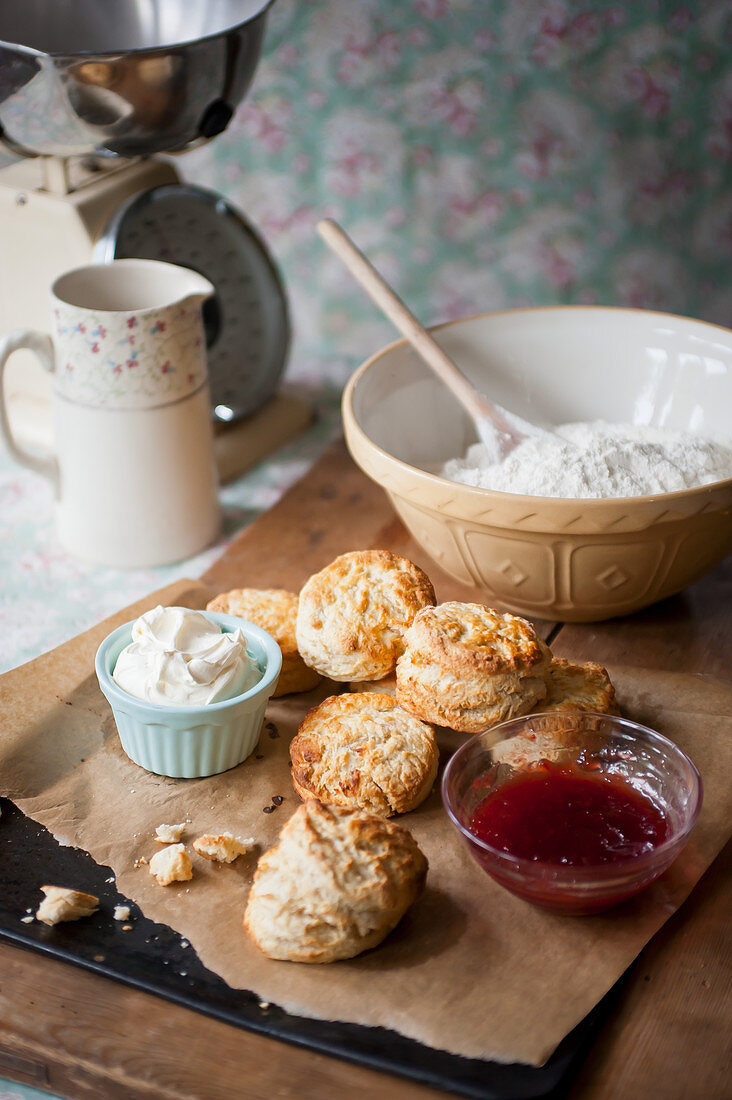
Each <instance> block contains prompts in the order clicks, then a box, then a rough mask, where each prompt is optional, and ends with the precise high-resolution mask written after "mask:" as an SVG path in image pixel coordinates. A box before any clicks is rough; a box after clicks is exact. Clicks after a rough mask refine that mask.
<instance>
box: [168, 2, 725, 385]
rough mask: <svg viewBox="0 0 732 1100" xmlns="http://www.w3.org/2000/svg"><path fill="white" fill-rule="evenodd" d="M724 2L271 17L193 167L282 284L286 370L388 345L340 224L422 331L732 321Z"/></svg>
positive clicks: (428, 5)
mask: <svg viewBox="0 0 732 1100" xmlns="http://www.w3.org/2000/svg"><path fill="white" fill-rule="evenodd" d="M731 58H732V8H730V6H729V5H728V4H725V3H724V2H723V0H690V2H687V3H683V2H673V0H672V2H667V0H663V2H661V0H643V2H641V3H629V2H626V3H618V2H603V0H585V2H584V3H576V2H575V3H573V2H570V0H391V2H387V0H308V2H307V3H303V2H299V3H298V2H297V0H276V3H275V4H274V6H273V8H272V10H271V14H270V22H269V27H268V32H267V37H266V42H265V52H264V56H263V58H262V61H261V63H260V66H259V69H258V71H257V75H256V77H255V81H254V85H253V88H252V89H251V92H250V94H249V96H248V98H247V99H246V100H245V101H244V102H243V104H242V105H241V106H240V108H239V109H238V111H237V113H236V115H235V117H234V119H233V120H232V122H231V123H230V125H229V128H228V129H227V130H226V131H225V133H224V134H222V135H221V136H220V137H219V138H217V139H216V140H215V141H213V142H212V143H211V144H210V145H208V146H206V147H205V148H203V149H202V150H200V151H198V152H196V153H195V154H191V155H188V156H186V157H185V158H183V164H182V167H183V169H184V171H185V172H186V173H187V174H188V175H189V176H191V177H193V178H195V179H197V180H198V181H199V182H201V183H207V184H209V185H211V186H214V187H217V188H219V189H220V190H222V191H223V192H224V193H226V194H227V195H228V196H229V197H230V198H231V199H232V200H233V201H234V202H235V203H237V204H238V205H239V206H240V207H241V209H242V210H244V211H245V212H246V214H247V215H248V216H249V217H250V219H251V220H253V222H254V223H255V224H256V225H257V226H258V227H259V228H260V230H261V231H262V232H263V234H264V236H265V238H266V239H267V241H268V243H269V244H270V246H271V248H272V250H273V251H274V253H275V255H276V257H277V259H278V261H279V263H280V265H281V267H282V269H283V273H284V275H285V278H286V281H287V286H288V291H289V294H290V298H291V301H292V305H293V313H294V320H295V327H296V337H297V340H296V344H295V352H294V355H293V361H292V366H291V375H293V376H298V375H300V376H302V375H312V374H313V373H314V372H317V373H318V374H319V375H320V376H322V372H323V371H325V372H326V374H327V375H328V376H329V377H330V378H331V379H332V381H333V382H335V383H339V382H342V381H343V378H344V377H345V376H346V375H347V374H348V373H350V371H351V370H352V368H353V367H354V366H355V365H356V364H357V363H358V362H359V361H361V360H362V359H363V358H365V357H366V355H368V354H370V353H371V352H373V351H375V350H376V349H377V348H378V347H379V346H380V344H382V343H383V342H384V341H385V340H387V339H391V338H392V332H391V329H390V327H389V325H388V324H387V323H386V322H385V321H383V320H381V319H380V317H379V316H378V314H377V312H376V310H375V307H373V306H372V305H371V304H370V303H369V302H368V301H367V300H366V299H365V297H364V296H363V293H362V292H361V291H360V290H358V289H357V288H356V286H355V284H353V283H352V281H351V278H350V276H348V275H347V274H345V272H344V270H343V269H342V267H341V265H340V261H338V260H336V259H335V258H334V257H331V256H329V255H327V254H326V248H325V246H324V245H323V244H322V243H321V242H320V239H319V238H318V237H317V235H316V234H315V232H314V228H313V227H314V224H315V222H316V221H317V220H318V218H320V217H323V216H325V215H330V216H333V217H335V218H336V219H338V220H339V221H341V223H342V224H343V225H344V226H345V227H346V228H347V230H348V231H349V232H350V233H351V234H352V236H353V237H354V238H355V240H356V241H357V243H358V244H359V245H360V246H361V247H362V248H363V249H364V250H365V251H367V252H368V254H369V255H370V257H371V258H372V259H373V261H374V262H375V263H376V265H377V266H378V267H379V269H380V270H381V271H382V273H383V274H384V275H385V276H386V277H387V279H388V280H390V281H391V282H392V284H393V285H394V286H395V287H396V288H397V289H398V290H399V292H400V293H401V295H402V296H403V297H404V298H405V299H406V301H407V302H408V303H409V304H410V305H411V306H412V308H413V309H414V310H415V312H416V313H417V314H418V315H419V316H420V318H421V319H422V320H423V321H425V322H437V321H442V320H446V319H450V318H454V317H458V316H461V315H466V314H470V313H473V312H477V311H483V310H491V309H501V308H506V307H510V306H517V305H530V304H531V305H546V304H552V303H601V304H607V305H623V306H637V307H644V308H650V309H660V310H666V311H670V312H676V313H682V314H689V315H694V316H698V317H700V318H703V319H706V320H713V321H716V322H718V323H722V324H729V323H730V322H731V321H732V281H731V280H730V264H731V261H732V187H731V186H730V185H731V184H732V169H731V160H732V65H731V63H730V60H731Z"/></svg>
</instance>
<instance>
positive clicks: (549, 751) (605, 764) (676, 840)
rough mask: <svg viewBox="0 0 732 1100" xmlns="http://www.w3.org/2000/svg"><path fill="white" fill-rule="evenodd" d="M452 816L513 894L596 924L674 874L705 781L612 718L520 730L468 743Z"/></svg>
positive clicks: (537, 721) (451, 801) (551, 721)
mask: <svg viewBox="0 0 732 1100" xmlns="http://www.w3.org/2000/svg"><path fill="white" fill-rule="evenodd" d="M442 798H443V802H444V804H445V808H446V809H447V813H448V815H449V817H450V819H451V820H452V822H453V824H454V825H455V826H456V827H457V828H458V830H459V831H460V833H461V834H462V836H463V838H464V840H465V841H466V843H467V844H468V847H469V849H470V851H471V854H472V855H473V857H474V858H475V859H476V861H477V862H478V863H479V864H480V866H481V867H482V868H483V869H484V870H485V871H486V872H487V873H488V874H489V875H490V876H491V877H492V878H494V879H495V880H496V882H499V883H500V884H501V885H502V886H505V887H506V889H507V890H510V891H511V892H512V893H514V894H516V895H517V896H518V897H521V898H524V899H525V900H526V901H530V902H532V903H533V904H534V905H538V906H541V907H542V908H545V909H551V910H554V911H555V912H560V913H573V914H583V913H595V912H599V911H600V910H602V909H608V908H610V906H613V905H616V904H618V903H619V902H621V901H625V900H626V899H627V898H629V897H631V896H632V895H633V894H637V893H638V892H639V891H640V890H642V889H644V888H645V887H646V886H648V885H649V884H650V883H651V882H653V881H654V879H656V878H658V876H659V875H661V874H662V873H663V872H664V871H665V870H666V868H667V867H669V866H670V864H671V863H672V862H673V860H674V859H675V858H676V856H677V855H678V853H679V852H680V851H681V848H682V847H683V846H684V844H685V843H686V840H687V838H688V836H689V833H690V832H691V829H692V828H693V826H694V823H695V821H696V819H697V817H698V814H699V810H700V808H701V801H702V790H701V779H700V777H699V773H698V772H697V770H696V768H695V767H694V765H693V763H692V762H691V760H690V759H689V758H688V756H686V754H685V753H684V752H682V751H681V749H680V748H678V746H677V745H675V744H674V743H673V742H672V741H670V740H669V739H668V738H666V737H664V736H662V735H661V734H660V733H656V732H655V731H654V730H651V729H648V728H647V727H645V726H641V725H639V724H638V723H636V722H631V721H629V720H627V719H625V718H618V717H616V716H614V715H608V714H591V713H586V712H564V713H556V712H554V713H546V714H531V715H526V716H524V717H522V718H513V719H511V720H510V721H508V722H502V723H501V724H500V725H499V726H494V727H493V729H491V730H488V731H486V732H485V733H482V734H479V735H478V736H477V737H473V738H471V739H470V740H469V741H467V742H466V743H465V744H464V745H462V746H461V747H460V748H459V749H458V751H457V752H456V753H455V754H454V756H453V757H452V759H451V760H450V762H449V764H448V766H447V768H446V769H445V773H444V776H443V780H442Z"/></svg>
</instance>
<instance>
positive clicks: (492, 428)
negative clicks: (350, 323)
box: [317, 218, 544, 462]
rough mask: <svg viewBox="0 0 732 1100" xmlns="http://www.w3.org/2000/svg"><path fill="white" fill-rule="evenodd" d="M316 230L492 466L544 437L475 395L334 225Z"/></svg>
mask: <svg viewBox="0 0 732 1100" xmlns="http://www.w3.org/2000/svg"><path fill="white" fill-rule="evenodd" d="M317 230H318V233H320V236H321V237H322V238H323V240H324V241H325V243H326V244H327V245H328V247H329V248H330V249H331V250H332V251H333V252H335V254H336V255H337V256H338V257H339V258H340V259H341V260H342V261H343V263H344V264H345V265H346V267H347V268H348V270H349V271H350V272H351V274H352V275H353V277H354V278H355V279H356V281H357V282H358V283H359V284H360V286H362V287H363V289H364V290H365V291H366V293H367V294H368V295H369V296H370V297H371V299H372V300H373V301H374V302H375V303H376V305H377V306H379V308H380V309H381V310H382V312H383V313H385V314H386V316H387V317H388V318H389V320H390V321H391V322H392V323H393V324H394V325H395V326H396V327H397V328H398V330H399V331H400V332H401V334H402V336H405V337H406V338H407V340H408V341H409V343H410V344H411V345H412V347H413V348H414V350H415V351H416V352H417V354H418V355H419V357H420V358H421V359H422V361H423V362H424V363H426V364H427V366H428V367H430V369H431V370H433V371H434V373H435V374H436V375H437V377H438V378H439V379H440V381H441V382H443V383H444V384H445V385H446V386H447V387H448V389H449V390H450V391H451V393H453V394H454V395H455V397H456V398H457V400H458V401H459V402H460V404H461V405H462V407H463V408H464V409H465V411H466V412H467V414H468V415H469V416H470V418H471V420H472V421H473V423H474V424H475V428H476V431H477V432H478V436H479V438H480V441H481V442H482V443H483V444H485V446H486V447H487V448H488V450H489V453H490V457H491V459H492V461H494V462H499V461H500V460H501V459H502V458H504V457H505V456H506V455H507V454H508V453H509V451H512V450H513V448H514V447H515V446H516V445H517V444H518V443H520V442H521V441H522V440H523V439H526V437H527V436H529V435H539V434H543V431H544V430H543V429H542V428H538V427H536V426H535V425H533V424H529V423H528V422H527V421H525V420H522V418H521V417H519V416H516V414H515V413H512V412H509V411H508V410H507V409H504V408H502V407H501V406H500V405H495V404H494V403H493V402H492V401H489V400H488V398H487V397H486V396H485V395H484V394H482V393H480V392H479V391H478V390H476V389H475V387H474V386H473V385H472V383H471V382H469V381H468V379H467V378H466V377H465V375H464V374H463V372H462V371H461V370H460V368H459V367H458V366H457V364H456V363H455V362H454V361H453V360H452V359H451V358H450V356H449V355H447V354H446V353H445V352H444V351H443V350H442V348H441V347H440V345H439V344H438V343H437V342H436V341H435V340H434V339H433V338H432V336H431V335H430V333H429V332H428V331H427V330H426V329H425V328H423V327H422V325H420V323H419V321H418V320H417V318H416V317H415V316H414V314H413V313H412V312H411V310H409V309H408V308H407V306H405V304H404V302H403V301H402V300H401V298H400V297H399V296H398V295H397V293H396V292H395V291H394V290H392V288H391V287H390V286H389V284H388V283H387V282H385V281H384V279H383V278H382V277H381V275H379V273H378V271H377V270H376V268H375V267H374V266H373V264H372V263H371V262H370V261H369V260H367V259H366V257H365V256H364V254H363V253H362V252H361V250H360V249H359V248H358V247H357V246H356V245H355V244H354V243H353V241H352V240H351V238H350V237H349V236H348V234H347V233H346V232H345V231H344V230H343V229H341V227H340V226H339V225H338V223H337V222H334V221H333V220H332V218H325V219H323V221H320V222H318V225H317Z"/></svg>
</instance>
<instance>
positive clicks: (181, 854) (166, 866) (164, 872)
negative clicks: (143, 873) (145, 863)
mask: <svg viewBox="0 0 732 1100" xmlns="http://www.w3.org/2000/svg"><path fill="white" fill-rule="evenodd" d="M149 869H150V874H151V875H154V876H155V880H156V881H157V884H158V886H170V884H171V882H188V881H189V880H190V879H192V878H193V864H192V863H191V857H190V856H189V855H188V852H187V851H186V847H185V844H168V846H167V847H166V848H161V849H160V851H159V852H156V853H155V855H154V856H153V857H152V859H151V860H150V868H149Z"/></svg>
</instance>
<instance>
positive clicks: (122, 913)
mask: <svg viewBox="0 0 732 1100" xmlns="http://www.w3.org/2000/svg"><path fill="white" fill-rule="evenodd" d="M112 916H113V917H114V919H115V920H129V919H130V907H129V905H115V907H114V912H113V913H112Z"/></svg>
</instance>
